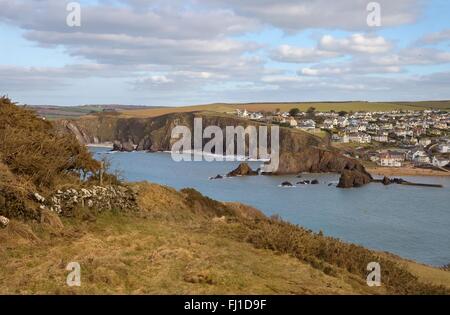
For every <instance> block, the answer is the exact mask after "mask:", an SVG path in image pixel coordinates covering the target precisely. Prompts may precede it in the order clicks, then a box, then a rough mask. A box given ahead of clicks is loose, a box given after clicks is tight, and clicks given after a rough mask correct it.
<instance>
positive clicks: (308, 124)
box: [298, 119, 316, 131]
mask: <svg viewBox="0 0 450 315" xmlns="http://www.w3.org/2000/svg"><path fill="white" fill-rule="evenodd" d="M298 128H300V129H302V130H306V131H308V130H314V129H316V122H315V121H314V120H312V119H307V120H302V121H301V122H300V124H299V125H298Z"/></svg>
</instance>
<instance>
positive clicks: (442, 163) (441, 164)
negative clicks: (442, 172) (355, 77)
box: [432, 156, 450, 167]
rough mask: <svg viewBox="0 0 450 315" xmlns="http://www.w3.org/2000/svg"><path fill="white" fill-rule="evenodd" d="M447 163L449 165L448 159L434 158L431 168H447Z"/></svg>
mask: <svg viewBox="0 0 450 315" xmlns="http://www.w3.org/2000/svg"><path fill="white" fill-rule="evenodd" d="M448 163H450V160H448V159H441V158H438V157H435V156H434V157H433V161H432V164H433V166H436V167H444V166H447V165H448Z"/></svg>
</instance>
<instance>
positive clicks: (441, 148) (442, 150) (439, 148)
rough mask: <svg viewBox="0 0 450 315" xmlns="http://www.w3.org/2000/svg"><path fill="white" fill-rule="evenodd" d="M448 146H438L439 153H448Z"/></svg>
mask: <svg viewBox="0 0 450 315" xmlns="http://www.w3.org/2000/svg"><path fill="white" fill-rule="evenodd" d="M449 147H450V145H449V144H448V143H442V144H440V145H439V146H438V151H439V153H449V152H450V151H449Z"/></svg>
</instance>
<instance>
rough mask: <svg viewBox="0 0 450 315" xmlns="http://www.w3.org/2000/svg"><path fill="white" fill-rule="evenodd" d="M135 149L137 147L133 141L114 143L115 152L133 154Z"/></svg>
mask: <svg viewBox="0 0 450 315" xmlns="http://www.w3.org/2000/svg"><path fill="white" fill-rule="evenodd" d="M134 149H135V146H134V144H133V143H132V142H131V141H126V142H120V141H114V143H113V151H120V152H132V151H134Z"/></svg>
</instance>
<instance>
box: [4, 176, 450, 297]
mask: <svg viewBox="0 0 450 315" xmlns="http://www.w3.org/2000/svg"><path fill="white" fill-rule="evenodd" d="M134 189H135V190H136V191H137V192H138V195H139V205H140V208H141V210H139V211H136V212H131V213H114V212H110V213H103V214H100V215H96V216H94V217H93V216H90V217H89V219H87V218H86V217H85V216H81V215H80V216H76V217H71V218H63V219H62V222H63V223H64V227H61V226H60V227H58V228H55V227H52V226H42V225H40V224H36V223H33V222H31V223H27V224H25V223H22V222H19V221H14V222H13V223H12V224H11V225H10V226H9V227H8V228H7V229H5V230H0V241H1V244H2V246H1V247H0V260H1V261H2V268H1V269H0V280H1V281H0V293H8V294H9V293H33V294H34V293H45V294H48V293H52V294H53V293H55V294H69V293H78V294H81V293H83V294H85V293H89V294H92V293H95V294H98V293H110V294H112V293H125V294H126V293H135V294H164V293H170V294H386V293H388V294H389V293H397V294H406V293H419V294H420V293H422V294H433V293H448V292H449V291H448V289H447V291H446V289H444V287H437V286H435V285H443V286H446V287H447V288H450V273H449V272H447V271H443V270H438V269H434V268H430V267H426V266H422V265H419V264H416V263H412V262H407V261H404V260H401V259H399V258H397V257H394V256H391V255H387V254H384V253H376V252H371V251H369V250H366V249H364V248H362V247H360V246H355V245H350V244H345V243H341V242H339V241H337V240H335V239H332V238H326V237H323V236H321V235H318V234H314V233H312V232H309V231H307V230H304V229H301V228H298V227H295V226H293V225H290V224H288V223H284V222H282V221H279V220H277V219H268V218H266V217H264V216H263V215H262V214H261V213H259V211H257V210H255V209H253V208H250V207H246V206H243V205H239V204H223V203H219V202H216V201H214V200H211V199H209V198H206V197H203V196H202V195H200V194H199V193H197V192H195V191H194V190H190V189H187V190H183V191H181V192H177V191H175V190H173V189H170V188H167V187H163V186H159V185H154V184H145V183H142V184H135V185H134ZM25 225H27V226H28V227H27V228H25V227H24V226H25ZM24 230H25V231H28V233H24V232H23V231H24ZM71 261H76V262H79V263H80V265H81V268H82V285H81V287H80V288H69V287H67V286H66V285H65V279H66V276H67V273H68V272H66V271H65V266H66V265H67V264H68V263H69V262H71ZM370 261H378V262H380V264H381V266H382V282H383V285H382V287H379V288H370V287H368V286H367V285H366V283H365V274H366V270H365V266H366V264H367V263H368V262H370ZM425 283H433V284H434V285H426V284H425Z"/></svg>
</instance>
